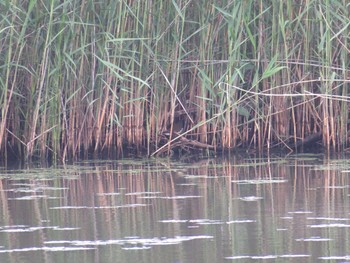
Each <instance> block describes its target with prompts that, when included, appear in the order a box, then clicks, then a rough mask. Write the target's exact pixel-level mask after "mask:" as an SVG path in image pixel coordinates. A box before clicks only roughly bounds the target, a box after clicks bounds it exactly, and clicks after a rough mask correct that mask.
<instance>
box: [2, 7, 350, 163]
mask: <svg viewBox="0 0 350 263" xmlns="http://www.w3.org/2000/svg"><path fill="white" fill-rule="evenodd" d="M0 9H1V12H0V28H1V30H0V51H1V56H0V61H1V66H0V106H1V119H0V151H1V153H2V155H3V156H5V155H6V154H7V153H11V154H13V155H17V156H19V157H21V158H25V157H26V158H27V159H30V158H32V157H40V158H43V159H46V158H49V157H52V158H54V159H61V160H66V159H72V158H77V157H78V156H87V155H88V154H89V153H95V154H100V153H107V154H109V155H114V154H122V153H123V152H126V151H129V150H132V151H135V152H143V151H145V152H146V153H147V154H148V155H151V154H152V153H153V154H155V153H158V152H164V151H163V150H162V149H165V148H166V149H167V152H168V153H170V152H171V151H172V150H173V147H174V146H176V145H178V146H180V147H183V148H186V147H187V145H186V144H185V143H183V144H181V142H179V140H180V141H181V139H182V138H186V139H188V140H192V141H195V142H200V143H202V145H205V144H206V145H208V146H209V145H210V146H215V147H216V149H217V150H220V149H221V150H225V149H228V150H229V149H232V148H236V147H240V146H242V147H248V148H249V147H251V148H257V149H260V150H263V149H265V148H267V149H271V148H273V147H279V146H281V147H286V148H292V147H293V145H296V144H297V143H298V142H299V141H300V140H302V139H304V138H306V137H307V136H309V135H311V134H314V133H318V132H321V133H322V135H323V137H322V138H323V139H322V140H323V143H324V145H325V146H326V148H327V149H328V150H341V149H345V148H347V147H348V125H347V123H348V118H349V116H348V110H347V109H348V106H347V103H348V91H347V87H348V78H349V70H348V67H349V60H348V55H349V48H348V30H349V29H348V27H349V24H350V21H349V7H348V6H347V4H346V1H345V0H337V1H329V0H323V1H315V0H308V1H306V2H305V3H303V4H302V5H301V4H300V2H299V1H295V0H287V1H277V0H276V1H275V0H273V1H262V0H260V1H253V0H239V1H228V0H225V1H218V0H211V1H209V0H200V1H193V0H181V1H175V0H171V1H161V0H155V1H148V0H146V1H127V0H123V1H103V2H96V1H92V0H80V1H78V0H64V1H55V0H54V1H48V0H44V1H36V0H31V1H28V2H21V1H19V2H11V1H3V2H1V3H0ZM178 126H181V127H182V128H183V129H182V131H181V132H180V131H179V129H178ZM166 131H169V133H167V132H166ZM179 132H180V133H179ZM165 134H170V137H165Z"/></svg>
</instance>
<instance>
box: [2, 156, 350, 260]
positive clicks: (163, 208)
mask: <svg viewBox="0 0 350 263" xmlns="http://www.w3.org/2000/svg"><path fill="white" fill-rule="evenodd" d="M349 175H350V160H347V159H333V160H332V159H331V160H330V159H327V158H324V157H323V156H322V155H310V156H306V155H303V156H289V157H287V158H281V157H279V158H272V157H271V158H261V159H250V158H243V157H242V158H240V157H232V158H231V159H216V160H202V161H199V162H195V163H190V164H189V163H183V162H180V161H170V160H166V159H158V160H153V159H152V160H121V161H100V162H81V163H77V164H75V165H69V166H62V167H55V168H31V169H29V168H27V169H17V170H16V169H15V170H6V169H4V168H3V169H0V209H1V213H0V215H1V218H0V262H2V263H3V262H4V263H6V262H9V263H10V262H11V263H14V262H16V263H18V262H37V263H40V262H50V263H51V262H76V263H79V262H84V263H89V262H94V263H97V262H103V263H109V262H113V263H115V262H140V263H142V262H155V263H158V262H159V263H160V262H162V263H163V262H170V263H185V262H191V263H193V262H350V204H349V199H350V192H349V185H350V181H349Z"/></svg>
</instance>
